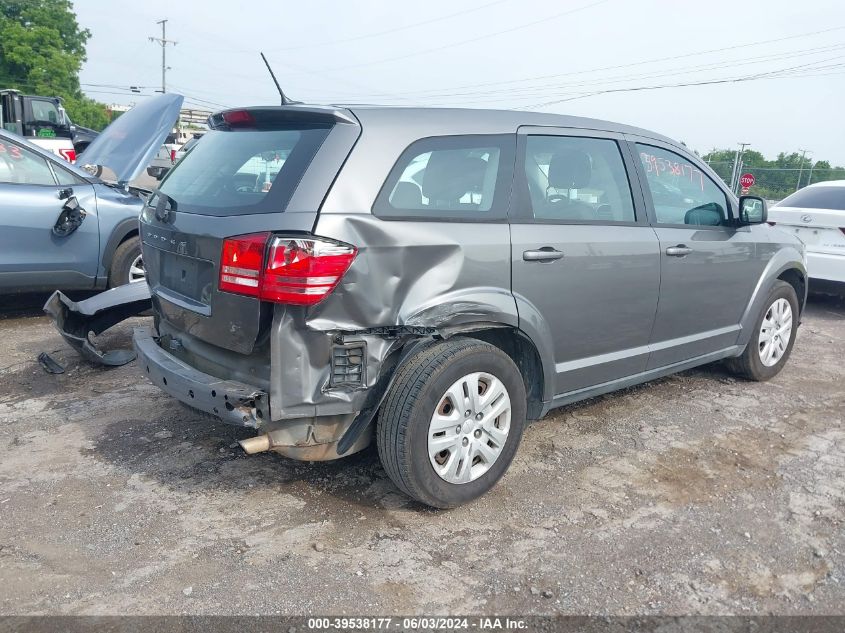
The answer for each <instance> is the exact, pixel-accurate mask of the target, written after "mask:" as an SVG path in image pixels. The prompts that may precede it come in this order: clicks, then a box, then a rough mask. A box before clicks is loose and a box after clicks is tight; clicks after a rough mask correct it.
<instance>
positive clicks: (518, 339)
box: [464, 326, 545, 420]
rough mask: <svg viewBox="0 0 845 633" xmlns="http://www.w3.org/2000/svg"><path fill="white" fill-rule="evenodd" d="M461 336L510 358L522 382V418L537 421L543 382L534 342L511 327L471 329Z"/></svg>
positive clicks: (541, 405)
mask: <svg viewBox="0 0 845 633" xmlns="http://www.w3.org/2000/svg"><path fill="white" fill-rule="evenodd" d="M464 337H466V338H474V339H477V340H480V341H484V342H485V343H489V344H490V345H493V346H494V347H497V348H499V349H500V350H502V351H503V352H504V353H505V354H507V355H508V356H509V357H510V359H511V360H512V361H513V362H514V364H515V365H516V366H517V368H518V369H519V373H520V375H521V376H522V381H523V382H524V383H525V396H526V405H527V409H526V415H527V417H528V419H529V420H536V419H537V418H539V417H540V416H541V414H542V411H543V400H544V395H545V394H544V384H545V382H544V371H543V362H542V360H541V358H540V352H539V351H538V350H537V347H536V346H535V345H534V342H533V341H532V340H531V339H530V338H529V337H528V336H527V335H526V334H525V333H524V332H522V331H520V330H519V329H518V328H515V327H512V326H504V327H492V328H486V329H480V330H473V331H470V332H466V333H465V334H464Z"/></svg>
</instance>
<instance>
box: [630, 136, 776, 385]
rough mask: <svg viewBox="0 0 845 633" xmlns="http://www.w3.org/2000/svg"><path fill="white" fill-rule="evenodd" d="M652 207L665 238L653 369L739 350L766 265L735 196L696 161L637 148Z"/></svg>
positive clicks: (658, 148) (655, 147)
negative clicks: (740, 220) (739, 216)
mask: <svg viewBox="0 0 845 633" xmlns="http://www.w3.org/2000/svg"><path fill="white" fill-rule="evenodd" d="M634 147H635V148H636V153H637V154H638V156H639V159H640V160H639V161H638V164H639V169H640V173H641V180H642V182H643V183H644V189H645V196H646V204H647V205H648V206H649V213H650V215H651V218H652V223H653V226H654V229H655V231H656V232H657V236H658V237H659V239H660V253H661V255H660V258H661V268H660V279H661V281H660V302H659V304H658V309H657V317H656V319H655V323H654V334H653V336H652V339H651V341H650V345H651V348H652V354H651V358H650V359H649V363H648V367H649V369H652V368H657V367H663V366H666V365H671V364H673V363H677V362H682V361H685V360H688V359H691V358H695V357H698V356H703V355H706V354H710V353H715V352H719V351H721V350H725V349H726V348H729V347H731V346H733V345H734V344H735V343H736V341H737V338H738V336H739V331H740V319H741V317H742V314H743V312H744V311H745V308H746V307H747V305H748V300H749V297H751V295H752V292H753V289H754V284H755V283H756V282H757V280H758V279H759V277H760V274H761V272H762V268H763V265H764V263H763V262H762V261H761V260H760V258H758V256H757V253H756V248H755V244H754V241H753V238H752V236H751V233H750V230H749V228H748V227H739V226H737V224H736V223H735V221H734V212H733V210H732V207H731V202H730V198H729V196H728V193H727V191H726V190H725V189H724V188H723V187H721V186H720V185H718V184H717V183H716V181H715V180H714V179H712V178H711V177H710V176H709V175H708V173H707V172H706V168H705V167H704V166H703V165H700V164H698V162H697V161H696V159H694V158H693V157H691V156H684V155H683V154H681V153H679V152H676V151H673V150H670V149H668V147H667V146H663V145H662V144H660V143H657V142H652V141H649V143H646V142H645V141H643V142H637V143H636V144H635V145H634Z"/></svg>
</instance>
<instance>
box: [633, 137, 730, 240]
mask: <svg viewBox="0 0 845 633" xmlns="http://www.w3.org/2000/svg"><path fill="white" fill-rule="evenodd" d="M637 151H638V152H639V155H640V160H641V161H642V164H643V170H644V171H645V175H646V181H647V182H648V188H649V190H650V191H651V199H652V201H653V202H654V212H655V215H656V217H657V222H658V224H693V225H697V226H723V225H727V224H729V222H730V213H729V211H728V209H730V206H729V205H728V199H727V196H726V195H725V193H724V192H723V191H722V190H721V189H720V188H719V187H718V185H716V183H714V182H713V181H712V180H711V179H710V177H709V176H707V175H706V174H705V173H704V172H702V171H701V170H700V169H699V168H698V167H696V166H695V165H694V164H692V163H690V162H689V161H688V160H687V159H686V158H684V157H683V156H681V155H680V154H676V153H675V152H670V151H668V150H665V149H661V148H659V147H653V146H651V145H642V144H640V143H637Z"/></svg>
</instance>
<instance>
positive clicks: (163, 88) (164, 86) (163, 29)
mask: <svg viewBox="0 0 845 633" xmlns="http://www.w3.org/2000/svg"><path fill="white" fill-rule="evenodd" d="M156 24H161V37H151V38H150V41H151V42H158V43H159V44H160V45H161V92H162V94H164V93H165V92H167V81H166V80H165V74H166V73H167V61H166V59H167V58H166V56H165V50H166V49H167V45H168V44H173V46H176V44H178V43H179V42H177V41H175V40H169V39H167V30H166V25H167V20H159V21H158V22H156Z"/></svg>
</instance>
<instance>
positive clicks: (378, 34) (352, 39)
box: [267, 0, 509, 53]
mask: <svg viewBox="0 0 845 633" xmlns="http://www.w3.org/2000/svg"><path fill="white" fill-rule="evenodd" d="M508 1H509V0H495V2H488V3H487V4H482V5H481V6H478V7H472V8H471V9H464V10H463V11H456V12H455V13H449V14H447V15H441V16H438V17H435V18H430V19H428V20H423V21H422V22H414V23H413V24H405V25H403V26H397V27H395V28H392V29H385V30H383V31H376V32H374V33H364V34H363V35H355V36H353V37H345V38H341V39H336V40H328V41H323V42H312V43H310V44H299V45H297V46H284V47H282V48H270V49H267V52H268V53H277V52H281V51H295V50H301V49H303V48H316V47H320V46H334V45H336V44H347V43H349V42H358V41H360V40H366V39H370V38H373V37H381V36H382V35H391V34H393V33H398V32H399V31H407V30H409V29H415V28H418V27H420V26H426V25H428V24H434V23H435V22H442V21H444V20H450V19H452V18H456V17H459V16H461V15H466V14H468V13H475V12H476V11H481V10H483V9H488V8H490V7H492V6H494V5H497V4H502V3H504V2H508Z"/></svg>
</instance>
